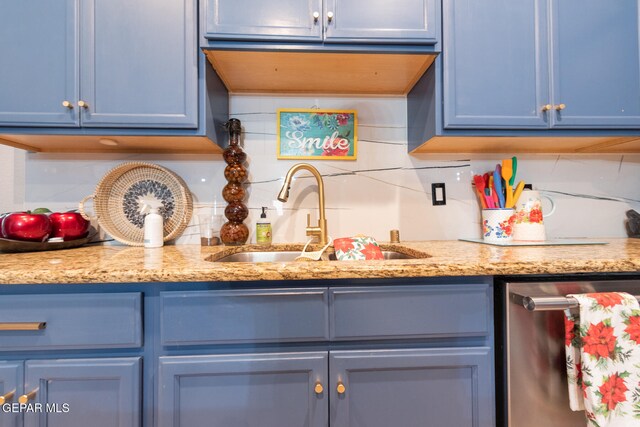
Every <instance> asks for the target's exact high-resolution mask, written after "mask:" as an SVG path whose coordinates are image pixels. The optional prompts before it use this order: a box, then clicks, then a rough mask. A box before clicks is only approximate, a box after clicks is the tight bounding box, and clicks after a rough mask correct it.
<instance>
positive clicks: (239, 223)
mask: <svg viewBox="0 0 640 427" xmlns="http://www.w3.org/2000/svg"><path fill="white" fill-rule="evenodd" d="M226 127H227V130H228V131H229V146H228V147H227V148H225V150H224V152H223V153H222V158H223V159H224V161H225V162H226V163H227V167H226V168H225V169H224V177H225V178H226V179H227V181H228V184H227V185H225V186H224V188H223V189H222V197H223V198H224V200H225V201H226V202H227V203H228V205H227V207H226V208H225V210H224V216H226V217H227V219H228V220H229V221H228V222H226V223H225V224H224V225H223V226H222V228H221V229H220V239H221V240H222V243H224V244H225V245H243V244H245V243H246V241H247V239H248V238H249V229H248V228H247V226H246V225H245V224H244V223H243V221H244V220H245V219H247V216H249V209H247V207H246V206H245V204H244V203H242V201H243V200H244V197H245V194H246V192H245V189H244V186H243V182H245V181H246V179H247V170H246V169H245V167H244V165H243V163H244V161H245V160H246V159H247V154H246V153H245V152H244V151H242V148H240V146H239V145H238V144H239V142H240V132H241V131H242V126H241V123H240V120H238V119H230V120H229V121H228V122H227V123H226Z"/></svg>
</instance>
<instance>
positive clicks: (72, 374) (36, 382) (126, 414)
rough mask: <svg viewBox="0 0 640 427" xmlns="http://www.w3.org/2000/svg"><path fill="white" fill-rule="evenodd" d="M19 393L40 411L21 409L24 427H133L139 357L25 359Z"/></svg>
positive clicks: (136, 424)
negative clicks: (22, 390) (28, 395)
mask: <svg viewBox="0 0 640 427" xmlns="http://www.w3.org/2000/svg"><path fill="white" fill-rule="evenodd" d="M24 387H25V391H26V392H27V393H29V392H31V391H33V390H36V393H35V396H34V398H33V399H34V400H33V401H31V403H39V404H41V405H42V412H39V411H37V412H25V413H24V426H25V427H87V426H91V427H139V426H140V423H141V422H140V399H141V396H140V395H141V391H142V390H141V388H140V359H139V358H118V359H77V360H34V361H27V362H26V363H25V383H24Z"/></svg>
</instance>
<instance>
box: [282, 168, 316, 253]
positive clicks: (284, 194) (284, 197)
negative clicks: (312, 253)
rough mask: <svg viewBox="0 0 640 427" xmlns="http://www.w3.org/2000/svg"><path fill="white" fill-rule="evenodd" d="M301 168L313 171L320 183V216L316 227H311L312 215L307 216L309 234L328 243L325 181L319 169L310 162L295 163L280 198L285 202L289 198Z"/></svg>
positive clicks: (283, 185)
mask: <svg viewBox="0 0 640 427" xmlns="http://www.w3.org/2000/svg"><path fill="white" fill-rule="evenodd" d="M301 169H304V170H306V171H309V172H311V174H312V175H313V176H314V177H315V179H316V182H317V183H318V209H319V211H320V218H319V219H318V225H317V226H316V227H311V224H310V223H311V219H310V215H308V216H307V236H316V237H318V239H319V241H320V244H321V245H326V244H327V242H328V233H327V219H326V216H325V211H324V182H323V181H322V175H320V172H318V169H316V168H315V167H313V166H311V165H310V164H308V163H298V164H295V165H293V166H292V167H291V169H289V171H288V172H287V175H286V176H285V177H284V183H283V184H282V188H281V189H280V192H279V193H278V200H280V201H281V202H283V203H284V202H286V201H287V200H289V189H290V188H291V180H292V179H293V176H294V175H295V174H296V172H298V171H299V170H301Z"/></svg>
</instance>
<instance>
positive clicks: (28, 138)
mask: <svg viewBox="0 0 640 427" xmlns="http://www.w3.org/2000/svg"><path fill="white" fill-rule="evenodd" d="M101 140H102V141H103V143H101V142H100V141H101ZM105 140H106V141H105ZM111 141H114V142H115V143H116V144H117V145H105V144H104V142H107V143H109V142H111ZM0 144H3V145H8V146H10V147H14V148H20V149H23V150H26V151H32V152H36V153H171V154H220V153H222V148H220V147H219V146H218V145H216V144H215V143H213V142H211V141H210V140H209V139H208V138H206V137H204V136H202V137H195V136H188V137H184V136H131V135H126V136H123V135H110V136H95V135H37V134H36V135H0Z"/></svg>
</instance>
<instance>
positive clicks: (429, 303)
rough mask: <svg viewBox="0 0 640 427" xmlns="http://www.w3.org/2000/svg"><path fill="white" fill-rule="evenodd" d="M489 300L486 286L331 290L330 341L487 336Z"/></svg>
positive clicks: (488, 329) (385, 287)
mask: <svg viewBox="0 0 640 427" xmlns="http://www.w3.org/2000/svg"><path fill="white" fill-rule="evenodd" d="M490 296H491V295H490V288H489V286H488V285H485V284H477V285H428V286H384V287H379V288H378V287H376V288H342V289H332V290H331V291H330V306H331V339H332V340H347V339H349V340H351V339H405V338H421V337H470V336H485V335H488V334H489V332H490V327H489V325H490V321H491V317H490V314H491V298H490Z"/></svg>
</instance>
